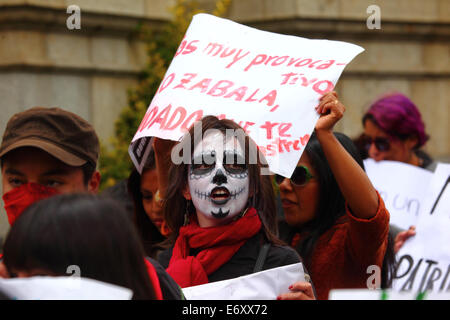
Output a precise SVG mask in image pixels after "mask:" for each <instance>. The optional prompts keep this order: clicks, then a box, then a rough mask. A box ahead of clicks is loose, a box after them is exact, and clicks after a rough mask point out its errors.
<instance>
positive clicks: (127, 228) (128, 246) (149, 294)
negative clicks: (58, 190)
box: [3, 194, 156, 299]
mask: <svg viewBox="0 0 450 320" xmlns="http://www.w3.org/2000/svg"><path fill="white" fill-rule="evenodd" d="M3 253H4V260H3V261H4V264H5V266H6V268H7V270H8V271H9V272H10V274H12V275H14V272H17V271H32V270H43V271H44V272H45V273H46V274H47V273H48V274H51V275H56V276H58V275H59V276H64V275H67V268H68V267H69V266H71V265H76V266H78V267H79V268H80V270H81V274H80V276H81V277H86V278H92V279H96V280H99V281H103V282H108V283H111V284H115V285H119V286H122V287H126V288H129V289H131V290H132V291H133V294H134V295H133V299H155V296H156V295H155V290H154V288H153V286H152V284H151V282H150V278H149V276H148V273H147V269H146V266H145V262H144V251H143V248H142V245H141V243H140V241H139V238H138V236H137V233H136V230H135V229H134V226H133V224H132V223H131V221H130V219H129V218H128V217H127V214H126V212H124V211H123V209H122V207H121V206H120V205H118V204H117V203H116V202H115V201H114V200H112V199H105V198H99V197H96V196H94V195H90V194H64V195H58V196H54V197H51V198H48V199H45V200H42V201H39V202H37V203H34V204H33V205H31V206H30V207H29V208H27V210H25V212H24V213H23V214H22V215H21V216H20V217H19V218H18V219H17V221H16V222H15V223H14V225H13V226H12V227H11V230H10V231H9V233H8V236H7V238H6V240H5V244H4V247H3Z"/></svg>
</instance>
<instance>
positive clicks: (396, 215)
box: [364, 158, 433, 230]
mask: <svg viewBox="0 0 450 320" xmlns="http://www.w3.org/2000/svg"><path fill="white" fill-rule="evenodd" d="M364 166H365V168H366V173H367V176H368V177H369V179H370V181H371V182H372V184H373V186H374V187H375V189H377V190H378V192H379V193H380V195H381V197H382V198H383V200H384V203H385V205H386V208H387V209H388V210H389V213H390V216H391V219H390V224H393V225H396V226H397V227H400V228H402V229H404V230H407V229H408V228H409V227H410V226H413V225H416V223H417V219H418V217H419V212H420V211H421V210H423V206H424V205H425V203H424V202H425V198H426V197H425V194H426V193H427V190H428V188H429V185H430V182H431V178H432V177H433V173H432V172H430V171H428V170H425V169H422V168H419V167H416V166H413V165H410V164H406V163H403V162H399V161H379V162H376V161H375V160H373V159H370V158H369V159H366V160H364Z"/></svg>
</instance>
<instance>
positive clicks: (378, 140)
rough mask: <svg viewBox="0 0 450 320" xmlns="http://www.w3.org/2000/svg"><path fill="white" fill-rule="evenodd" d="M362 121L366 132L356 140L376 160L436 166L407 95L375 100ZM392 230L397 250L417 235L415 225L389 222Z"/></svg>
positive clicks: (417, 112)
mask: <svg viewBox="0 0 450 320" xmlns="http://www.w3.org/2000/svg"><path fill="white" fill-rule="evenodd" d="M362 122H363V126H364V133H363V134H362V136H361V137H360V138H359V139H358V140H357V141H358V142H359V145H362V146H364V150H363V151H365V152H367V153H366V155H367V156H368V157H370V158H372V159H374V160H375V161H380V160H392V161H400V162H404V163H408V164H411V165H414V166H418V167H421V168H424V169H427V170H430V171H434V169H435V168H436V162H435V161H433V160H432V158H431V157H430V156H429V155H428V154H427V153H425V152H424V151H423V150H421V149H420V148H421V147H423V146H424V145H425V143H426V142H427V141H428V139H429V136H428V134H426V132H425V124H424V123H423V121H422V116H421V114H420V111H419V109H418V108H417V107H416V105H415V104H414V103H413V102H412V101H411V100H410V99H409V98H408V97H406V96H405V95H403V94H401V93H392V94H388V95H385V96H383V97H381V98H380V99H378V100H376V101H375V102H374V103H372V105H371V106H370V108H369V110H367V112H366V113H365V114H364V116H363V119H362ZM390 233H391V235H392V237H393V238H394V239H395V240H394V251H395V252H398V251H399V250H400V248H401V247H402V246H403V244H404V243H405V241H406V240H407V239H409V238H410V237H412V236H414V235H415V234H416V233H415V227H414V226H411V227H410V228H409V229H408V230H406V231H405V230H402V229H400V228H398V227H396V226H394V225H390Z"/></svg>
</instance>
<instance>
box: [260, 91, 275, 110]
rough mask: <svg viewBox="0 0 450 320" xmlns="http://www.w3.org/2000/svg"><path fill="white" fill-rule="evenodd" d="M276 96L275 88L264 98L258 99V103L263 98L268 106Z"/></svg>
mask: <svg viewBox="0 0 450 320" xmlns="http://www.w3.org/2000/svg"><path fill="white" fill-rule="evenodd" d="M276 98H277V90H272V91H270V92H269V93H268V94H267V95H266V96H265V97H264V98H262V99H261V100H259V103H261V102H263V101H264V100H266V101H267V105H268V106H269V107H270V106H272V105H273V104H274V102H275V99H276Z"/></svg>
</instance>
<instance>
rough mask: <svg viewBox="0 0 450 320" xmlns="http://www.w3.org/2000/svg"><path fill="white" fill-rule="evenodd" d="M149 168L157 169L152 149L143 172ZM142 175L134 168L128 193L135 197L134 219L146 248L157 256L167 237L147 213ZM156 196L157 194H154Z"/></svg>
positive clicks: (149, 254)
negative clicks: (143, 198) (144, 203)
mask: <svg viewBox="0 0 450 320" xmlns="http://www.w3.org/2000/svg"><path fill="white" fill-rule="evenodd" d="M147 170H156V163H155V153H154V151H153V150H151V151H150V153H149V156H148V158H147V160H146V162H145V164H144V168H143V169H142V174H144V172H145V171H147ZM141 179H142V175H141V174H139V172H138V171H137V170H136V169H134V170H133V171H132V172H131V174H130V176H129V177H128V193H129V195H130V197H131V198H132V199H133V204H134V216H133V220H134V223H135V225H136V228H137V230H138V233H139V236H140V237H141V240H142V244H143V246H144V250H145V252H146V254H147V255H148V256H149V257H153V258H154V257H155V255H156V253H157V252H156V251H157V250H158V249H160V248H161V244H162V243H163V242H164V241H165V240H166V238H165V237H164V236H163V235H162V234H161V233H160V232H159V230H158V228H156V226H155V225H154V224H153V223H152V221H151V220H150V218H149V217H148V215H147V214H146V213H145V210H144V205H143V202H142V192H141ZM153 196H155V195H153Z"/></svg>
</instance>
